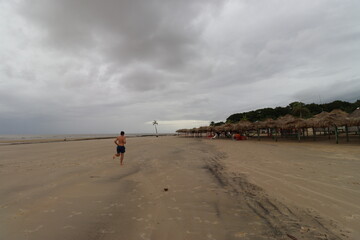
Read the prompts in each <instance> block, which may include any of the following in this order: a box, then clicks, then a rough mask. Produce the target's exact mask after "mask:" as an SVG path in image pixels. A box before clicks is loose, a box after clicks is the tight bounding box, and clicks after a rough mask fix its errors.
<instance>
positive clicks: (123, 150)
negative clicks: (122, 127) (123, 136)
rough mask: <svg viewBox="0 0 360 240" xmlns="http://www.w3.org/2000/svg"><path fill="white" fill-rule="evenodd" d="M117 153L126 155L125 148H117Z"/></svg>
mask: <svg viewBox="0 0 360 240" xmlns="http://www.w3.org/2000/svg"><path fill="white" fill-rule="evenodd" d="M116 151H117V153H118V154H119V153H124V152H125V146H117V148H116Z"/></svg>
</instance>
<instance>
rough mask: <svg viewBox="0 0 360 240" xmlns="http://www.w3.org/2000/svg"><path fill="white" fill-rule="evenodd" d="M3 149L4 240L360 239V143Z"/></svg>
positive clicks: (203, 142) (158, 142)
mask: <svg viewBox="0 0 360 240" xmlns="http://www.w3.org/2000/svg"><path fill="white" fill-rule="evenodd" d="M114 150H115V145H114V144H113V140H110V139H105V140H88V141H74V142H71V141H69V142H56V143H54V142H52V143H38V144H21V145H3V146H0V182H1V185H0V239H9V240H12V239H55V240H56V239H77V240H82V239H84V240H89V239H104V240H106V239H109V240H111V239H194V240H195V239H196V240H198V239H292V240H294V239H359V237H360V234H359V232H360V224H359V222H360V221H359V217H360V209H359V207H358V202H360V184H359V183H360V176H359V170H360V148H359V146H351V145H341V146H337V145H334V144H331V145H330V144H323V143H319V144H310V143H300V144H299V143H284V142H281V143H274V142H264V141H262V142H257V141H239V142H235V141H229V140H218V139H217V140H208V139H193V138H182V137H159V138H156V137H146V138H129V139H128V144H127V150H126V151H127V152H126V156H125V162H124V163H125V165H124V166H122V167H121V166H120V165H119V160H112V154H113V153H114Z"/></svg>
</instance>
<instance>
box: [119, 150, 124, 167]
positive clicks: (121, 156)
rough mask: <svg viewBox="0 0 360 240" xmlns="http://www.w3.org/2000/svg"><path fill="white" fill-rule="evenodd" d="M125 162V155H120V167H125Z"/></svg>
mask: <svg viewBox="0 0 360 240" xmlns="http://www.w3.org/2000/svg"><path fill="white" fill-rule="evenodd" d="M123 161H124V153H121V154H120V165H123Z"/></svg>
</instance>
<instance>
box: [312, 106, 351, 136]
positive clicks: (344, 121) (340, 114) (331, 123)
mask: <svg viewBox="0 0 360 240" xmlns="http://www.w3.org/2000/svg"><path fill="white" fill-rule="evenodd" d="M314 118H315V119H316V120H315V121H316V125H317V127H323V128H325V127H327V128H329V127H335V138H336V143H339V139H338V127H340V126H345V129H346V136H347V140H348V139H349V138H348V131H347V126H348V125H349V123H350V119H349V114H348V113H346V112H344V111H342V110H339V109H335V110H333V111H331V112H330V113H326V112H322V113H319V114H317V115H315V117H314ZM329 134H330V133H329ZM329 136H330V135H329Z"/></svg>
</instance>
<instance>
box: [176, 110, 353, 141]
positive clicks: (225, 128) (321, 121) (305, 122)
mask: <svg viewBox="0 0 360 240" xmlns="http://www.w3.org/2000/svg"><path fill="white" fill-rule="evenodd" d="M350 126H357V132H358V134H360V128H359V126H360V109H359V108H358V109H356V110H355V111H354V112H353V113H352V114H348V113H346V112H344V111H341V110H337V109H336V110H333V111H331V112H330V113H329V112H321V113H319V114H317V115H315V116H314V117H312V118H309V119H302V118H296V117H294V116H292V115H285V116H283V117H279V118H278V119H276V120H274V119H271V118H269V119H266V120H264V121H257V122H250V121H246V120H241V121H239V122H238V123H226V124H223V125H221V126H203V127H199V128H192V129H179V130H177V131H176V132H178V133H184V134H202V133H209V132H212V133H214V132H215V133H227V132H230V133H235V132H238V133H239V132H240V133H245V132H247V131H254V130H255V131H257V134H258V137H260V130H261V129H267V130H268V131H269V130H270V131H274V132H275V139H276V140H277V134H278V131H280V132H281V131H284V130H285V131H293V130H295V131H296V133H297V137H298V140H299V141H300V133H301V131H304V130H305V129H308V128H312V130H313V136H314V138H316V131H317V129H318V128H322V129H327V130H328V132H330V128H332V129H334V132H335V137H336V143H338V128H339V127H345V132H346V138H347V141H349V134H348V127H350ZM324 132H325V131H324Z"/></svg>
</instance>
